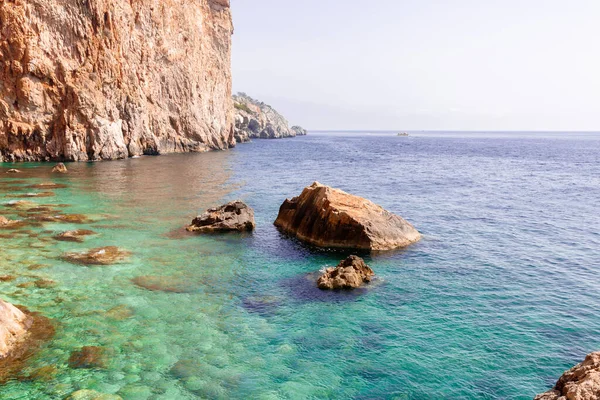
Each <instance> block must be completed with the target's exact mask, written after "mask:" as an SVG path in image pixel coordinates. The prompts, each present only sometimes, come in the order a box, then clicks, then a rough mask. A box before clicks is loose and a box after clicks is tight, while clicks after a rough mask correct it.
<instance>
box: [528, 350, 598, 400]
mask: <svg viewBox="0 0 600 400" xmlns="http://www.w3.org/2000/svg"><path fill="white" fill-rule="evenodd" d="M599 399H600V352H595V353H590V354H588V355H587V356H586V357H585V360H584V361H583V362H582V363H581V364H577V365H576V366H574V367H573V368H571V369H570V370H568V371H566V372H565V373H564V374H563V375H562V376H561V377H560V379H559V380H558V382H556V385H555V386H554V388H552V389H551V390H549V391H547V392H545V393H542V394H539V395H537V396H536V397H535V400H599Z"/></svg>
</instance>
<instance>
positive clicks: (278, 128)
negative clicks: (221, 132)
mask: <svg viewBox="0 0 600 400" xmlns="http://www.w3.org/2000/svg"><path fill="white" fill-rule="evenodd" d="M233 105H234V109H235V130H234V132H235V140H236V141H237V142H238V143H244V142H248V141H250V139H282V138H289V137H295V136H303V135H306V134H307V131H306V130H305V129H304V128H302V127H300V126H292V127H290V126H289V123H288V121H287V119H286V118H285V117H284V116H283V115H281V114H280V113H279V112H277V111H276V110H275V109H274V108H273V107H271V106H270V105H268V104H265V103H263V102H261V101H258V100H256V99H253V98H252V97H250V96H248V95H247V94H245V93H238V94H236V95H234V96H233Z"/></svg>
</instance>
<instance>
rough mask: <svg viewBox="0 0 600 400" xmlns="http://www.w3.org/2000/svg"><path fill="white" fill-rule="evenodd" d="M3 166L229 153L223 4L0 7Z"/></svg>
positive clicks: (91, 2) (38, 1) (154, 1)
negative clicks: (148, 155) (32, 162)
mask: <svg viewBox="0 0 600 400" xmlns="http://www.w3.org/2000/svg"><path fill="white" fill-rule="evenodd" d="M0 21H1V24H0V62H1V65H2V68H0V161H34V160H66V161H78V160H98V159H117V158H124V157H128V156H136V155H140V154H159V153H168V152H183V151H206V150H210V149H225V148H227V147H229V146H233V145H235V139H234V137H233V105H232V101H231V65H230V64H231V62H230V58H231V35H232V32H233V25H232V21H231V13H230V5H229V0H171V1H168V2H164V1H159V0H139V1H117V0H86V1H53V0H27V1H3V2H0Z"/></svg>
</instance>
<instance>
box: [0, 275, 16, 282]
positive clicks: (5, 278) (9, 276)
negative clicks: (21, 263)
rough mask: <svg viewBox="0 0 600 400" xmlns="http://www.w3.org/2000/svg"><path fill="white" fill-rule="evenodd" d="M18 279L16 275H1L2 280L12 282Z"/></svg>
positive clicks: (0, 279)
mask: <svg viewBox="0 0 600 400" xmlns="http://www.w3.org/2000/svg"><path fill="white" fill-rule="evenodd" d="M15 279H17V277H16V276H14V275H0V282H11V281H14V280H15Z"/></svg>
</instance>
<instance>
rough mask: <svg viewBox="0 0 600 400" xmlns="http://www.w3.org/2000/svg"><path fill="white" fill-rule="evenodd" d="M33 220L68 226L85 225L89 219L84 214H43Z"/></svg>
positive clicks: (33, 217)
mask: <svg viewBox="0 0 600 400" xmlns="http://www.w3.org/2000/svg"><path fill="white" fill-rule="evenodd" d="M31 219H33V220H35V221H40V222H63V223H68V224H85V223H87V222H89V218H88V217H87V216H85V215H83V214H58V213H57V214H52V215H49V214H42V215H35V216H32V217H31Z"/></svg>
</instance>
